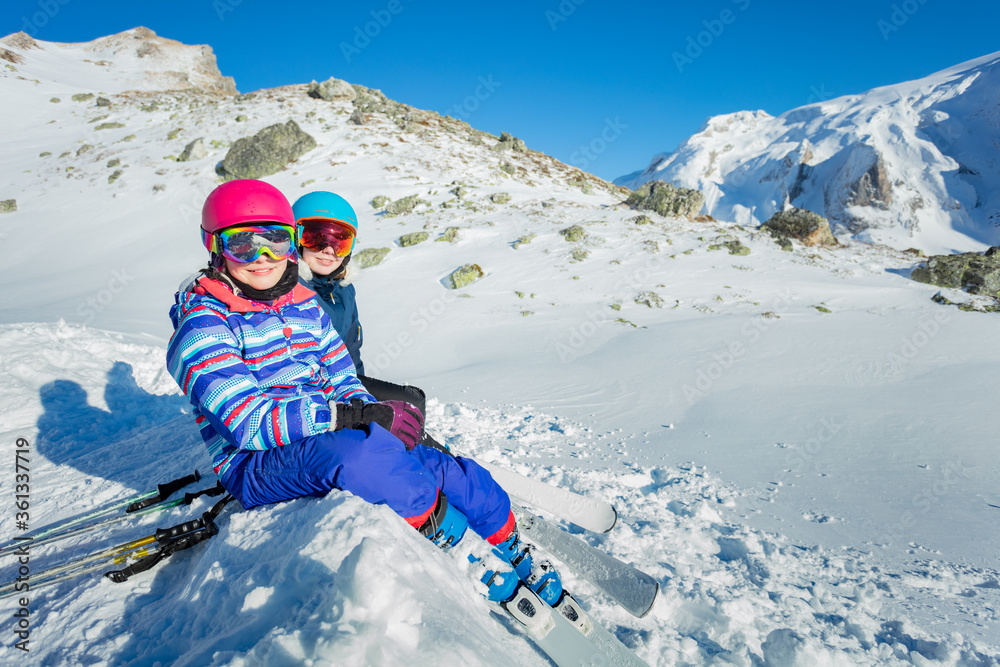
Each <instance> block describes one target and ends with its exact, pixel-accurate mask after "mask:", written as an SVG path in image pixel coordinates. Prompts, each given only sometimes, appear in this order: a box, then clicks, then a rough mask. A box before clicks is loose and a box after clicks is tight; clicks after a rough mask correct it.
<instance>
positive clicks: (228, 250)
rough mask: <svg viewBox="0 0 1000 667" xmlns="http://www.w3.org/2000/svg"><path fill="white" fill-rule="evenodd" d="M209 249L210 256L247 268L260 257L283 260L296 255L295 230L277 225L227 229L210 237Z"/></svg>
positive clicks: (289, 226) (287, 226) (288, 226)
mask: <svg viewBox="0 0 1000 667" xmlns="http://www.w3.org/2000/svg"><path fill="white" fill-rule="evenodd" d="M202 233H203V234H205V235H206V236H207V235H209V233H208V232H205V231H203V232H202ZM206 245H208V243H207V242H206ZM211 248H212V252H215V253H218V254H221V255H222V256H224V257H227V258H228V259H231V260H233V261H234V262H239V263H241V264H249V263H250V262H252V261H254V260H256V259H257V258H258V257H260V256H261V255H267V256H268V257H270V258H271V259H285V258H286V257H288V256H290V255H293V254H295V228H294V227H292V226H291V225H281V224H277V223H275V224H270V225H247V226H242V227H228V228H226V229H223V230H220V231H218V232H216V233H215V234H214V235H212V244H211Z"/></svg>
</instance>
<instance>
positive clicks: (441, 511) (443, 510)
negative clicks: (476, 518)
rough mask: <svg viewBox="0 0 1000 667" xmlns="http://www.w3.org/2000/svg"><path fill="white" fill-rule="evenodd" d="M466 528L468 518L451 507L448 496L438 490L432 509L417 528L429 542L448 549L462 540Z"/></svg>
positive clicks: (467, 526)
mask: <svg viewBox="0 0 1000 667" xmlns="http://www.w3.org/2000/svg"><path fill="white" fill-rule="evenodd" d="M468 528H469V520H468V519H467V518H465V515H464V514H462V513H461V512H459V511H458V510H457V509H455V508H454V507H452V506H451V504H450V503H449V502H448V497H447V496H445V495H444V494H443V493H441V492H440V491H439V492H438V499H437V503H436V504H435V505H434V511H433V512H431V515H430V516H429V517H427V521H425V522H424V525H422V526H420V528H419V529H418V530H419V531H420V534H421V535H423V536H424V537H426V538H427V539H429V540H430V541H431V542H433V543H434V544H436V545H438V546H439V547H441V548H442V549H445V550H448V549H451V548H452V547H453V546H455V545H456V544H458V543H459V542H461V541H462V537H464V536H465V531H466V530H467V529H468Z"/></svg>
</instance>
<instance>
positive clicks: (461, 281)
mask: <svg viewBox="0 0 1000 667" xmlns="http://www.w3.org/2000/svg"><path fill="white" fill-rule="evenodd" d="M484 275H486V273H485V272H484V271H483V269H482V268H481V267H480V266H479V265H478V264H465V265H463V266H460V267H458V268H457V269H455V270H454V271H452V272H451V274H450V275H449V276H448V278H447V280H446V283H447V285H448V287H450V288H451V289H462V288H463V287H466V286H468V285H471V284H472V283H474V282H476V281H477V280H479V279H480V278H482V277H483V276H484Z"/></svg>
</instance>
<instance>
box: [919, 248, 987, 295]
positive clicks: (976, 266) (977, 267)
mask: <svg viewBox="0 0 1000 667" xmlns="http://www.w3.org/2000/svg"><path fill="white" fill-rule="evenodd" d="M910 277H911V278H913V279H914V280H916V281H919V282H922V283H929V284H931V285H937V286H939V287H951V288H955V289H964V290H965V291H967V292H969V293H970V294H982V295H985V296H994V297H998V298H1000V246H994V247H992V248H990V249H989V250H987V251H986V253H985V254H980V253H978V252H965V253H962V254H960V255H934V256H932V257H929V258H928V259H927V263H926V264H925V265H924V266H921V267H918V268H916V269H914V270H913V273H912V274H911V275H910Z"/></svg>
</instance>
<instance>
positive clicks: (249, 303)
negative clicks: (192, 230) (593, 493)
mask: <svg viewBox="0 0 1000 667" xmlns="http://www.w3.org/2000/svg"><path fill="white" fill-rule="evenodd" d="M201 233H202V240H203V242H204V244H205V247H206V248H207V249H208V251H209V252H210V253H211V260H210V262H209V266H208V267H207V268H205V269H203V270H202V271H201V272H200V273H199V274H197V275H196V277H195V278H194V279H193V280H191V281H189V282H188V283H187V284H185V285H183V286H182V287H181V290H180V291H179V292H178V293H177V295H176V297H175V301H176V303H175V305H174V306H173V307H172V308H171V310H170V317H171V321H172V322H173V325H174V334H173V336H172V337H171V339H170V343H169V345H168V349H167V368H168V370H169V371H170V373H171V375H172V376H173V378H174V379H175V380H176V381H177V384H178V386H179V387H180V388H181V390H182V391H183V392H184V394H185V395H186V396H187V397H188V398H189V399H190V401H191V404H192V405H193V406H194V415H195V421H196V423H197V424H198V425H199V427H200V429H201V436H202V438H203V439H204V441H205V444H206V446H207V447H208V452H209V455H210V456H211V458H212V463H213V467H214V469H215V472H216V474H217V475H218V476H219V480H220V481H221V482H222V485H223V486H224V487H225V488H226V490H228V491H229V492H230V493H231V494H232V495H233V496H234V497H236V499H237V500H239V501H240V504H241V505H243V507H244V508H248V509H249V508H251V507H255V506H258V505H263V504H267V503H275V502H281V501H285V500H291V499H293V498H299V497H303V496H323V495H325V494H327V493H328V492H329V491H330V490H332V489H334V488H339V489H343V490H346V491H350V492H351V493H353V494H354V495H356V496H359V497H360V498H362V499H364V500H366V501H368V502H371V503H375V504H385V505H388V506H389V507H390V508H391V509H392V510H394V511H395V512H396V513H397V514H399V515H400V516H402V517H403V518H404V519H405V520H406V521H407V522H408V523H409V524H410V525H412V526H413V527H414V528H417V529H418V530H420V531H421V532H422V533H423V534H424V535H425V536H427V537H428V538H429V539H431V540H433V541H434V542H435V543H437V544H439V545H441V546H443V547H446V548H447V547H450V546H451V545H453V544H455V543H457V542H458V541H459V540H461V539H462V536H463V535H464V534H465V531H466V528H472V530H473V531H475V532H476V533H478V534H479V535H480V536H482V537H483V538H485V539H486V540H487V541H488V542H490V543H491V544H493V545H496V546H497V547H498V551H497V553H498V554H500V555H502V556H503V557H504V558H505V559H507V560H508V561H516V562H517V563H518V565H517V568H516V569H517V576H520V577H522V578H529V577H530V578H531V581H529V585H531V586H532V588H534V589H536V591H537V592H539V594H540V595H542V596H543V598H548V599H549V600H548V601H551V602H552V603H555V602H557V601H558V600H559V598H560V597H561V595H562V586H561V584H560V582H559V578H558V575H556V574H555V573H554V572H552V573H547V574H545V575H544V576H541V577H539V576H535V575H533V574H532V572H531V568H530V563H531V559H530V554H528V553H527V552H526V551H525V547H524V546H523V545H522V544H521V543H520V541H519V540H518V538H517V531H516V530H515V522H514V515H513V513H512V512H511V509H510V499H509V497H508V496H507V494H506V493H505V492H504V491H503V489H501V488H500V487H499V486H498V485H497V484H496V482H494V481H493V479H492V477H490V475H489V473H487V472H486V471H485V469H483V468H482V467H481V466H479V465H478V464H477V463H475V462H474V461H471V460H469V459H462V458H453V457H451V456H450V455H448V454H446V453H443V452H441V451H438V450H436V449H432V448H429V447H425V446H423V445H419V444H417V440H418V439H419V438H420V434H421V430H422V419H421V417H420V414H419V413H418V412H417V411H416V410H414V409H413V407H412V406H410V405H409V404H407V403H403V402H398V401H384V402H377V401H376V400H375V398H374V397H373V396H372V395H371V394H369V393H368V391H366V389H365V387H364V386H363V385H362V384H361V382H359V381H358V378H357V375H356V372H355V369H354V365H353V364H352V363H351V358H350V355H349V354H348V352H347V349H346V347H345V345H344V343H343V341H342V340H341V338H340V336H339V335H338V334H337V332H336V330H335V329H334V328H333V326H332V325H331V324H330V319H329V317H328V316H327V315H326V313H325V312H324V311H323V309H322V308H321V307H320V306H319V304H318V303H317V301H316V298H315V293H314V292H312V291H311V290H309V289H307V288H306V287H304V286H302V285H300V284H298V270H297V266H296V263H297V260H298V257H297V253H296V243H295V241H296V237H295V218H294V215H293V213H292V208H291V206H290V205H289V203H288V201H287V200H286V199H285V197H284V196H283V195H282V194H281V192H279V191H278V190H277V189H276V188H274V187H273V186H271V185H269V184H267V183H264V182H263V181H257V180H236V181H230V182H228V183H224V184H222V185H220V186H219V187H217V188H216V189H215V190H214V191H213V192H212V193H211V194H210V195H209V196H208V199H207V200H206V201H205V206H204V208H203V209H202V225H201ZM502 580H505V579H504V578H503V577H500V578H499V579H497V585H498V586H499V584H500V583H501V582H502ZM505 581H508V583H509V579H506V580H505ZM509 589H510V587H509V586H506V587H500V588H497V589H496V590H494V589H493V588H492V587H491V596H492V595H497V596H502V595H506V594H508V593H511V594H512V592H511V591H510V590H509Z"/></svg>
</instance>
